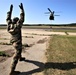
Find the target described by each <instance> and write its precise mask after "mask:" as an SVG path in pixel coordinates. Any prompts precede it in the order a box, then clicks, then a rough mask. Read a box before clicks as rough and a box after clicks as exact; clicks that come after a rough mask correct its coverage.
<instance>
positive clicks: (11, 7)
mask: <svg viewBox="0 0 76 75" xmlns="http://www.w3.org/2000/svg"><path fill="white" fill-rule="evenodd" d="M12 10H13V5H12V4H11V6H10V12H12Z"/></svg>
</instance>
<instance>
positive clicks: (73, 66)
mask: <svg viewBox="0 0 76 75" xmlns="http://www.w3.org/2000/svg"><path fill="white" fill-rule="evenodd" d="M46 57H47V63H45V71H44V75H76V62H75V61H76V36H60V35H59V36H52V37H51V38H50V41H49V47H48V49H47V52H46Z"/></svg>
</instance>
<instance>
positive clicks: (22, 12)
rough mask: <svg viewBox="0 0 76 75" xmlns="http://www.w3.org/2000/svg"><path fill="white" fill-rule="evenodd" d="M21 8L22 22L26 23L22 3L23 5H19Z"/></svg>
mask: <svg viewBox="0 0 76 75" xmlns="http://www.w3.org/2000/svg"><path fill="white" fill-rule="evenodd" d="M19 7H20V9H21V13H20V22H21V23H23V22H24V17H25V13H24V8H23V4H22V3H21V4H20V5H19Z"/></svg>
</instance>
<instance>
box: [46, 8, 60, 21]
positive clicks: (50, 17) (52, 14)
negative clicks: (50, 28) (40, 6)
mask: <svg viewBox="0 0 76 75" xmlns="http://www.w3.org/2000/svg"><path fill="white" fill-rule="evenodd" d="M47 9H48V10H49V12H46V13H45V14H50V16H49V20H54V16H60V15H54V13H55V11H51V10H50V8H47Z"/></svg>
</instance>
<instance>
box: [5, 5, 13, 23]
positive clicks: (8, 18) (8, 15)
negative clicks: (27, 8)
mask: <svg viewBox="0 0 76 75" xmlns="http://www.w3.org/2000/svg"><path fill="white" fill-rule="evenodd" d="M12 10H13V5H12V4H11V6H10V11H9V12H7V18H6V22H7V23H8V24H9V23H10V22H11V15H12Z"/></svg>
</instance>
